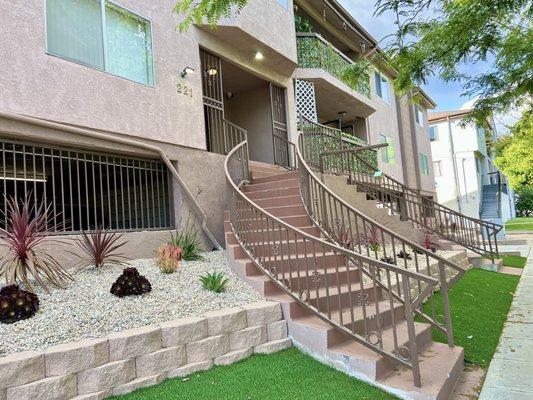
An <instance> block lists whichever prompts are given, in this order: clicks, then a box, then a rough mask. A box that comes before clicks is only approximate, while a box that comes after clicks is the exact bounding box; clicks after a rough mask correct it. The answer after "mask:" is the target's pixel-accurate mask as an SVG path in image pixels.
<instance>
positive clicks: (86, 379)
mask: <svg viewBox="0 0 533 400" xmlns="http://www.w3.org/2000/svg"><path fill="white" fill-rule="evenodd" d="M133 378H135V361H134V359H133V358H131V359H129V360H121V361H115V362H111V363H108V364H104V365H102V366H100V367H96V368H92V369H88V370H86V371H81V372H79V373H78V394H87V393H93V392H100V391H103V390H108V389H112V388H114V387H115V386H118V385H121V384H123V383H126V382H129V381H131V380H132V379H133Z"/></svg>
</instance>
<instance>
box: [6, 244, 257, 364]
mask: <svg viewBox="0 0 533 400" xmlns="http://www.w3.org/2000/svg"><path fill="white" fill-rule="evenodd" d="M205 257H206V260H205V261H182V263H181V265H180V269H179V270H178V272H176V273H174V274H168V275H167V274H163V273H161V272H160V271H159V269H158V268H157V267H156V266H155V265H154V263H153V261H152V260H134V261H131V262H130V263H129V264H131V265H133V266H135V267H136V268H137V269H138V270H139V272H140V273H141V275H144V276H146V278H148V280H149V281H150V283H151V284H152V291H151V292H150V293H148V294H145V295H143V296H128V297H124V298H119V297H116V296H114V295H112V294H111V293H110V292H109V290H110V288H111V285H112V284H113V282H114V281H115V280H116V279H117V277H118V276H119V275H120V274H121V272H122V269H123V267H116V266H105V267H104V268H101V269H99V270H96V269H95V268H88V269H86V270H84V271H81V272H79V273H77V274H75V278H76V281H75V282H73V283H72V284H70V285H69V286H68V287H67V288H66V289H52V292H51V293H50V294H46V293H44V292H43V291H42V290H41V289H40V288H37V289H36V292H37V295H38V296H39V300H40V308H39V311H38V313H37V314H36V315H35V316H34V317H33V318H30V319H27V320H24V321H19V322H17V323H14V324H11V325H5V324H1V323H0V356H2V355H6V354H9V353H14V352H20V351H25V350H41V349H44V348H47V347H50V346H53V345H56V344H60V343H66V342H71V341H76V340H80V339H85V338H97V337H102V336H105V335H106V334H108V333H111V332H118V331H122V330H125V329H129V328H135V327H139V326H143V325H149V324H154V323H157V322H163V321H169V320H174V319H178V318H182V317H188V316H196V315H201V314H203V313H205V312H207V311H212V310H218V309H222V308H228V307H237V306H241V305H245V304H248V303H252V302H255V301H260V300H262V299H263V298H262V296H261V295H260V294H259V293H258V292H257V291H255V290H254V289H253V288H252V287H250V286H249V285H247V284H246V283H244V282H243V281H242V280H241V279H240V278H239V277H237V276H236V275H235V274H233V273H232V272H231V271H230V269H229V265H228V262H227V256H226V252H225V251H215V252H211V253H206V254H205ZM206 271H224V272H225V273H226V274H227V276H228V278H229V282H228V286H227V289H226V291H225V292H223V293H219V294H216V293H213V292H210V291H207V290H204V289H203V288H202V286H201V284H200V281H199V276H200V275H202V274H204V273H205V272H206Z"/></svg>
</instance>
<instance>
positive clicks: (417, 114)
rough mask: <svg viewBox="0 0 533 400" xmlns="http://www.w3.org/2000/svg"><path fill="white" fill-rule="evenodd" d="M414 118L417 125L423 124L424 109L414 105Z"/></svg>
mask: <svg viewBox="0 0 533 400" xmlns="http://www.w3.org/2000/svg"><path fill="white" fill-rule="evenodd" d="M415 120H416V123H417V124H418V125H420V126H424V110H422V107H420V106H418V105H415Z"/></svg>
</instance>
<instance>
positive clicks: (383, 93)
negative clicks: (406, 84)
mask: <svg viewBox="0 0 533 400" xmlns="http://www.w3.org/2000/svg"><path fill="white" fill-rule="evenodd" d="M374 78H375V82H376V94H377V95H378V96H379V97H380V98H381V99H382V100H384V101H386V102H387V103H388V102H389V95H390V93H389V80H388V79H387V78H385V77H384V76H383V75H381V74H380V73H379V72H377V71H375V72H374Z"/></svg>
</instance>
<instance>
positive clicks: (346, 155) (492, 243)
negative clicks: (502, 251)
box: [301, 117, 502, 260]
mask: <svg viewBox="0 0 533 400" xmlns="http://www.w3.org/2000/svg"><path fill="white" fill-rule="evenodd" d="M301 120H302V121H303V122H302V124H301V125H302V130H303V132H304V134H305V138H306V139H305V143H304V144H303V146H304V149H303V150H304V154H305V155H306V161H307V162H308V164H309V165H310V166H311V167H312V168H314V169H316V170H321V171H322V172H332V173H335V174H344V175H346V176H348V177H349V179H350V180H351V182H352V183H353V184H355V185H356V186H357V188H358V189H359V190H362V191H364V192H365V193H366V194H367V195H368V196H369V197H371V198H373V199H375V200H377V201H379V202H380V203H381V204H383V205H384V206H386V207H387V208H389V209H390V210H391V212H392V213H393V214H399V215H400V216H401V218H402V219H404V220H409V221H411V222H412V223H413V225H414V226H416V227H421V228H423V229H425V230H426V231H427V232H428V233H432V234H436V235H438V236H440V237H441V238H443V239H447V240H450V241H453V242H455V243H458V244H460V245H462V246H464V247H466V248H467V249H469V250H472V251H474V252H476V253H478V254H480V255H482V256H484V257H489V258H491V259H492V260H494V259H495V258H497V257H498V241H497V238H496V235H497V233H498V232H499V231H500V230H501V229H502V226H501V225H498V224H494V223H492V222H488V221H484V220H481V219H476V218H472V217H468V216H466V215H464V214H461V213H459V212H457V211H455V210H452V209H450V208H448V207H446V206H443V205H441V204H439V203H437V202H435V201H433V200H431V199H429V198H426V197H423V196H422V195H421V194H420V193H419V192H418V191H415V190H413V189H410V188H408V187H407V186H405V185H404V184H402V183H401V182H399V181H397V180H396V179H394V178H392V177H390V176H388V175H386V174H384V173H383V172H382V171H380V170H379V168H378V166H377V164H376V163H374V162H369V160H367V159H365V158H364V157H361V156H360V155H359V154H358V152H338V151H335V146H337V149H339V144H338V140H337V141H335V138H336V137H338V136H339V135H340V131H339V130H338V129H334V128H329V127H325V126H323V125H320V124H317V123H315V122H312V121H310V120H308V119H306V118H305V117H301ZM321 154H322V157H321Z"/></svg>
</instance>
